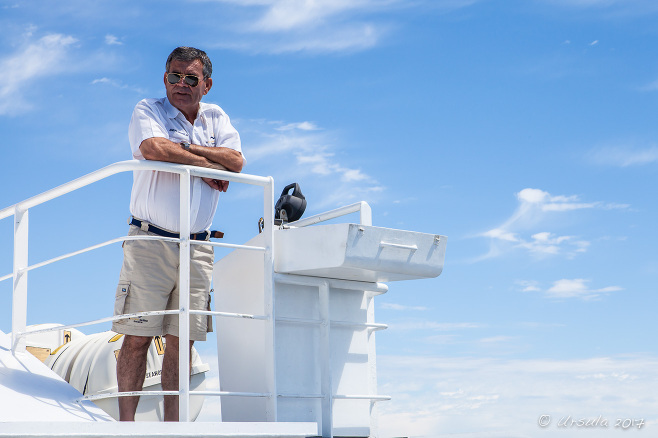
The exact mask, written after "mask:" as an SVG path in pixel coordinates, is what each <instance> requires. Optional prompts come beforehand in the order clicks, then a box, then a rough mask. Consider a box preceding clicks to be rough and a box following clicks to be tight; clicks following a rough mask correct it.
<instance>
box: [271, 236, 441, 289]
mask: <svg viewBox="0 0 658 438" xmlns="http://www.w3.org/2000/svg"><path fill="white" fill-rule="evenodd" d="M274 237H275V241H276V244H277V247H278V248H280V249H279V251H278V252H277V257H276V263H275V266H274V268H275V270H276V272H281V273H288V274H297V275H307V276H314V277H326V278H342V279H345V280H357V281H368V282H388V281H398V280H412V279H417V278H432V277H436V276H438V275H439V274H441V271H442V270H443V262H444V259H445V250H446V242H447V238H446V237H445V236H440V235H435V234H425V233H417V232H413V231H402V230H393V229H390V228H380V227H372V226H366V225H361V224H336V225H322V226H312V227H305V228H295V229H290V230H282V231H278V232H276V233H275V234H274Z"/></svg>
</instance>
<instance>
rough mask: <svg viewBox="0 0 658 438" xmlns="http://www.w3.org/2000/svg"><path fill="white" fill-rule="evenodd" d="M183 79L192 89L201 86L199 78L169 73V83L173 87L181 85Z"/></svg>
mask: <svg viewBox="0 0 658 438" xmlns="http://www.w3.org/2000/svg"><path fill="white" fill-rule="evenodd" d="M181 79H182V80H183V82H184V83H185V85H189V86H190V87H192V88H194V87H196V86H197V85H199V78H198V77H197V76H194V75H184V74H182V73H167V82H169V83H170V84H171V85H175V84H177V83H179V82H180V81H181Z"/></svg>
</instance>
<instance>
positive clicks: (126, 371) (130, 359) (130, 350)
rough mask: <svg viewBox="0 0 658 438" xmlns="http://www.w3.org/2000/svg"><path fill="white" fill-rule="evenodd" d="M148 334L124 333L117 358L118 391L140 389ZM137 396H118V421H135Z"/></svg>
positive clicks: (148, 342)
mask: <svg viewBox="0 0 658 438" xmlns="http://www.w3.org/2000/svg"><path fill="white" fill-rule="evenodd" d="M152 339H153V338H152V337H150V336H131V335H125V336H124V339H123V345H122V347H121V351H120V352H119V357H118V359H117V383H118V385H119V392H123V391H141V390H142V386H143V385H144V378H145V377H146V355H147V353H148V349H149V346H150V345H151V340H152ZM138 403H139V397H137V396H135V397H119V419H120V421H135V412H136V411H137V404H138Z"/></svg>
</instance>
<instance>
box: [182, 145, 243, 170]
mask: <svg viewBox="0 0 658 438" xmlns="http://www.w3.org/2000/svg"><path fill="white" fill-rule="evenodd" d="M190 152H191V153H193V154H195V155H197V156H200V157H203V158H205V159H207V160H210V161H212V162H213V163H217V164H220V165H222V166H224V167H226V169H228V170H230V171H231V172H240V171H241V170H242V165H243V163H244V162H243V160H242V154H241V153H240V152H238V151H236V150H233V149H231V148H225V147H222V146H219V147H207V146H199V145H195V144H193V145H190Z"/></svg>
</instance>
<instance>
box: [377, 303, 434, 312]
mask: <svg viewBox="0 0 658 438" xmlns="http://www.w3.org/2000/svg"><path fill="white" fill-rule="evenodd" d="M380 307H381V308H382V309H387V310H400V311H408V310H414V311H425V310H428V309H427V307H424V306H405V305H402V304H395V303H382V304H381V305H380Z"/></svg>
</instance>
